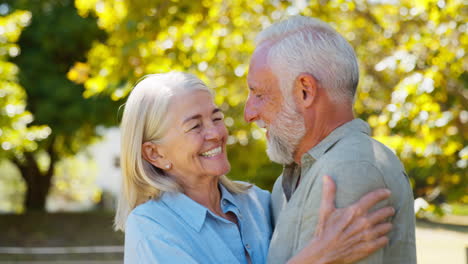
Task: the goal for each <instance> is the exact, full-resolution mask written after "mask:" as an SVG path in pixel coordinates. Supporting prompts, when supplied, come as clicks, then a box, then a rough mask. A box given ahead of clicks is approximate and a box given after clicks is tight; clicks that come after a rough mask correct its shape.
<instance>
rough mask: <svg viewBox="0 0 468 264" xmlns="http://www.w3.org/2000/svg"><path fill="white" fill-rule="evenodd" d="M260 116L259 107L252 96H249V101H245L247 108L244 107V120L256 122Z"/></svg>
mask: <svg viewBox="0 0 468 264" xmlns="http://www.w3.org/2000/svg"><path fill="white" fill-rule="evenodd" d="M257 118H258V110H257V107H256V106H255V104H254V102H253V100H252V98H251V97H250V95H249V97H248V98H247V102H245V108H244V120H245V122H248V123H250V122H254V121H255V120H257Z"/></svg>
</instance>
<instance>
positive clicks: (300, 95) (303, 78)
mask: <svg viewBox="0 0 468 264" xmlns="http://www.w3.org/2000/svg"><path fill="white" fill-rule="evenodd" d="M294 87H295V89H294V90H295V91H294V92H295V95H296V99H297V102H298V103H299V104H300V105H301V106H302V107H303V108H308V107H310V106H311V105H312V103H313V102H314V100H316V98H317V89H318V82H317V80H316V79H315V78H314V76H312V75H311V74H308V73H301V74H299V76H298V77H297V78H296V81H295V83H294Z"/></svg>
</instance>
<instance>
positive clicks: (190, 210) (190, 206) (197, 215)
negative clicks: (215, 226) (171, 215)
mask: <svg viewBox="0 0 468 264" xmlns="http://www.w3.org/2000/svg"><path fill="white" fill-rule="evenodd" d="M161 202H163V203H164V204H166V206H167V207H168V208H169V209H171V210H172V211H174V212H175V213H176V214H177V215H179V216H180V217H181V218H182V219H183V220H184V221H185V223H187V225H189V226H191V227H192V228H193V229H195V230H196V231H197V232H199V231H200V229H201V228H202V226H203V223H205V218H206V212H207V211H208V209H207V208H206V207H204V206H203V205H201V204H199V203H197V202H195V201H194V200H192V199H190V198H189V197H188V196H187V195H185V194H183V193H179V192H165V193H164V194H163V195H162V196H161Z"/></svg>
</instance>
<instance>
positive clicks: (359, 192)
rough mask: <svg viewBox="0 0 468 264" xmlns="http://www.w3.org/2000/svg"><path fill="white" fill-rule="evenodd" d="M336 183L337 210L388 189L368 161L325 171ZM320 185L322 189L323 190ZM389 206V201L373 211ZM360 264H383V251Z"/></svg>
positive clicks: (377, 170)
mask: <svg viewBox="0 0 468 264" xmlns="http://www.w3.org/2000/svg"><path fill="white" fill-rule="evenodd" d="M324 173H325V174H328V175H329V176H331V177H332V178H333V180H334V181H335V183H336V186H337V189H336V198H335V204H336V207H337V208H343V207H347V206H349V205H351V204H353V203H355V202H357V201H358V200H359V199H361V197H362V196H364V195H366V194H367V193H369V192H371V191H374V190H376V189H379V188H387V186H386V184H385V181H384V178H383V174H382V172H381V171H380V170H379V169H378V168H377V167H376V166H375V165H374V164H372V163H370V162H368V161H347V162H342V163H340V164H337V166H334V167H333V168H329V169H328V170H327V171H324ZM321 186H322V185H321V184H320V188H321ZM388 204H389V202H388V200H386V201H382V202H380V203H378V204H377V205H376V206H374V207H373V208H372V209H371V211H374V210H377V209H379V208H383V207H384V206H387V205H388ZM356 263H358V264H380V263H383V249H380V250H378V251H377V252H375V253H373V254H372V255H370V256H369V257H367V258H365V259H363V260H361V261H358V262H356Z"/></svg>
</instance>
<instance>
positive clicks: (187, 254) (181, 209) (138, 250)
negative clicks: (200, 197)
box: [124, 185, 272, 264]
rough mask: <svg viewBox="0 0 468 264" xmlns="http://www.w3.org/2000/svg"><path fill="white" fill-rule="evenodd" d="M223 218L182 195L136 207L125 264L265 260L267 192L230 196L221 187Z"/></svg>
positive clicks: (268, 231)
mask: <svg viewBox="0 0 468 264" xmlns="http://www.w3.org/2000/svg"><path fill="white" fill-rule="evenodd" d="M220 190H221V203H220V205H221V209H222V211H223V212H224V213H227V212H232V213H234V214H235V215H236V216H237V220H238V224H237V225H236V224H235V223H233V222H231V221H228V220H226V219H224V218H222V217H220V216H218V215H216V214H214V213H213V212H211V211H210V210H208V209H207V208H206V207H204V206H202V205H200V204H198V203H196V202H195V201H193V200H192V199H190V198H189V197H188V196H186V195H184V194H182V193H164V194H163V195H162V196H161V198H160V199H159V200H150V201H148V202H146V203H144V204H141V205H139V206H137V207H136V208H135V209H134V210H133V211H132V212H131V213H130V215H129V217H128V219H127V224H126V230H125V252H124V259H125V263H128V264H136V263H152V264H153V263H171V264H172V263H175V264H177V263H181V264H182V263H183V264H190V263H248V262H247V258H246V254H245V252H248V254H249V256H250V260H251V263H253V264H255V263H265V262H266V256H267V253H268V246H269V242H270V238H271V232H272V227H271V214H270V211H271V210H270V201H271V200H270V193H269V192H267V191H264V190H261V189H260V188H258V187H255V186H253V187H252V188H250V189H249V190H247V191H246V192H245V193H243V194H231V193H230V192H229V191H228V190H227V189H226V188H224V187H223V186H222V185H220Z"/></svg>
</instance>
